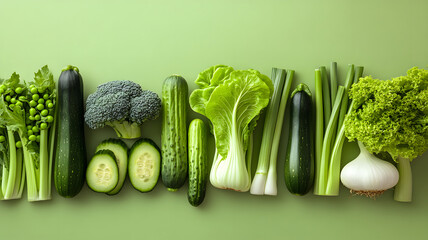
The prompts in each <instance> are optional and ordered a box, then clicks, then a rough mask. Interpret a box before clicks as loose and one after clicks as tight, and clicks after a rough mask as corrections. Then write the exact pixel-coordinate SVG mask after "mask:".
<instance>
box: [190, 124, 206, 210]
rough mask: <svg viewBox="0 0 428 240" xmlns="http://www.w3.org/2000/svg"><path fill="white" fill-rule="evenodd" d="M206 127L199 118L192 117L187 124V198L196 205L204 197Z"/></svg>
mask: <svg viewBox="0 0 428 240" xmlns="http://www.w3.org/2000/svg"><path fill="white" fill-rule="evenodd" d="M207 138H208V129H207V127H206V125H205V123H204V122H203V121H202V120H201V119H194V120H193V121H192V122H191V123H190V126H189V146H188V147H189V188H188V191H187V199H188V200H189V203H190V204H191V205H192V206H194V207H197V206H199V205H200V204H201V203H202V202H203V201H204V198H205V190H206V186H207V180H208V171H207V168H208V167H207V165H208V162H207V161H208V157H207V141H208V140H207Z"/></svg>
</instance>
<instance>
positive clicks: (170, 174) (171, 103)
mask: <svg viewBox="0 0 428 240" xmlns="http://www.w3.org/2000/svg"><path fill="white" fill-rule="evenodd" d="M187 105H188V86H187V82H186V80H185V79H184V78H183V77H181V76H178V75H172V76H170V77H168V78H166V79H165V81H164V83H163V87H162V136H161V149H162V168H161V176H162V182H163V184H164V185H165V186H166V187H167V188H168V190H169V191H177V190H178V189H179V188H180V187H181V186H183V185H184V182H185V181H186V178H187V168H188V166H187Z"/></svg>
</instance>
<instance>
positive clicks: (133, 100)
mask: <svg viewBox="0 0 428 240" xmlns="http://www.w3.org/2000/svg"><path fill="white" fill-rule="evenodd" d="M160 109H161V100H160V98H159V96H158V95H157V94H156V93H154V92H151V91H148V90H142V89H141V86H140V85H138V84H136V83H134V82H132V81H126V80H120V81H111V82H107V83H104V84H101V85H99V86H98V87H97V90H96V91H95V92H94V93H92V94H90V95H89V96H88V99H87V100H86V112H85V122H86V124H87V125H88V126H89V127H90V128H91V129H97V128H102V127H104V126H110V127H112V128H113V129H114V131H115V132H116V134H117V136H118V137H120V138H126V139H133V138H139V137H141V129H140V126H141V125H142V124H143V123H144V122H145V121H147V120H153V119H156V118H157V117H158V116H159V113H160Z"/></svg>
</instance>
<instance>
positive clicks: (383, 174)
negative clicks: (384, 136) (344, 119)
mask: <svg viewBox="0 0 428 240" xmlns="http://www.w3.org/2000/svg"><path fill="white" fill-rule="evenodd" d="M358 146H359V147H360V150H361V152H360V155H358V157H357V158H355V159H354V160H352V161H351V162H350V163H348V164H346V166H345V167H344V168H343V169H342V172H341V174H340V180H341V181H342V184H343V185H345V186H346V187H347V188H349V189H351V192H352V193H356V194H361V195H366V196H369V197H375V196H377V195H379V194H382V193H383V192H384V191H385V190H387V189H390V188H392V187H394V186H395V185H396V184H397V182H398V178H399V175H398V170H397V168H396V167H395V166H394V165H393V164H391V163H389V162H387V161H384V160H381V159H379V158H377V157H376V156H374V155H373V154H371V153H370V152H369V151H368V150H367V149H366V148H365V147H364V145H363V144H362V143H361V142H358Z"/></svg>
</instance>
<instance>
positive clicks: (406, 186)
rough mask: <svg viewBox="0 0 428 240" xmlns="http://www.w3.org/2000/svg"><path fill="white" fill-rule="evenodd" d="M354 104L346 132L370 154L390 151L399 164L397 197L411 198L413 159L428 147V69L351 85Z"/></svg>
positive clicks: (347, 117)
mask: <svg viewBox="0 0 428 240" xmlns="http://www.w3.org/2000/svg"><path fill="white" fill-rule="evenodd" d="M350 97H351V99H353V101H354V106H353V107H352V109H351V110H350V112H349V114H348V115H347V116H346V118H345V134H346V136H347V137H348V138H349V139H350V140H358V141H360V142H362V143H363V144H364V145H365V146H366V148H367V149H368V150H369V151H370V152H371V153H381V152H387V153H389V154H390V155H391V157H392V158H393V159H394V160H395V161H396V162H397V163H398V171H399V174H400V178H399V182H398V184H397V185H396V187H395V193H394V199H395V200H396V201H401V202H410V201H411V200H412V172H411V168H410V162H411V161H412V160H413V159H415V158H416V157H418V156H420V155H422V154H423V153H424V152H425V151H426V150H427V149H428V70H424V69H418V68H416V67H415V68H412V69H410V70H409V71H408V72H407V76H401V77H397V78H393V79H391V80H386V81H381V80H378V79H373V78H371V77H365V78H362V79H360V82H359V83H356V84H354V85H353V86H352V88H351V91H350Z"/></svg>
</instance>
